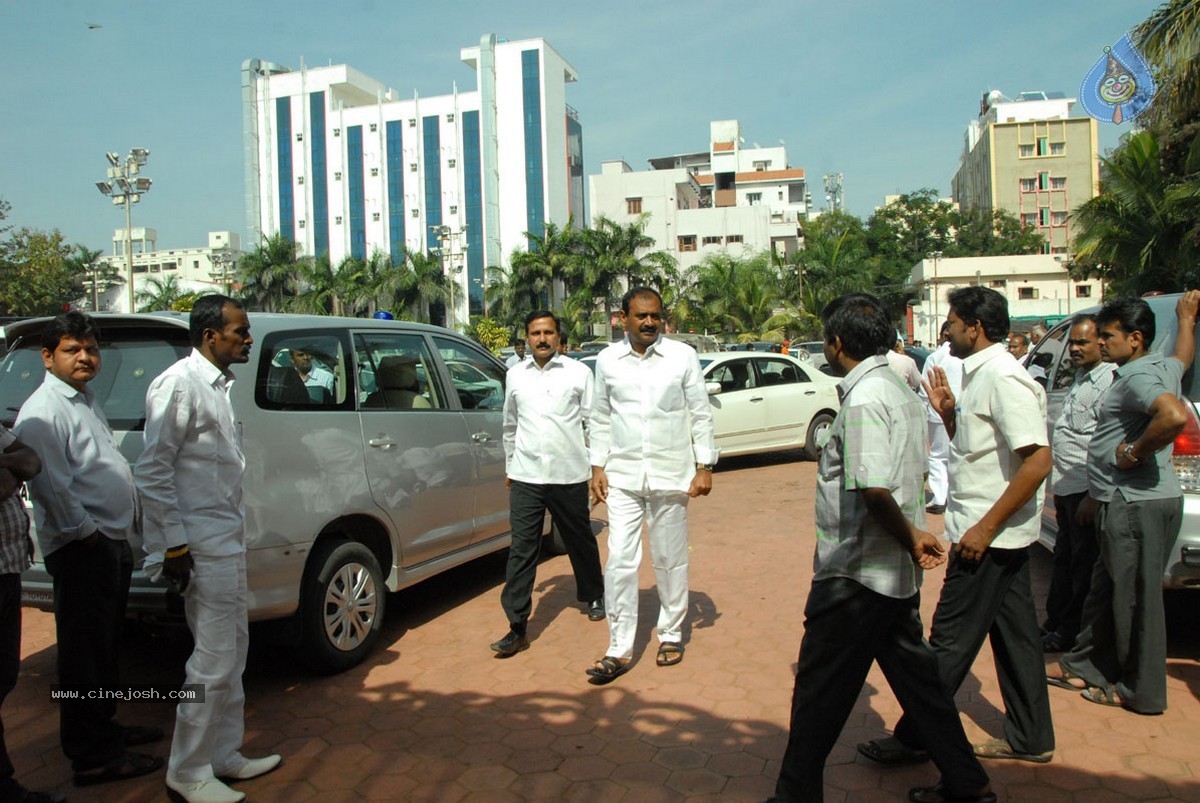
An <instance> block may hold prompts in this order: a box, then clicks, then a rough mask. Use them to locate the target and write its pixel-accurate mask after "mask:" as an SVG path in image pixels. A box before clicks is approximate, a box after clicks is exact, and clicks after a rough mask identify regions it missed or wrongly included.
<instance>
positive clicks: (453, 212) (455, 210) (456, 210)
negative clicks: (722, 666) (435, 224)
mask: <svg viewBox="0 0 1200 803" xmlns="http://www.w3.org/2000/svg"><path fill="white" fill-rule="evenodd" d="M450 214H452V215H457V214H458V207H457V206H452V207H450Z"/></svg>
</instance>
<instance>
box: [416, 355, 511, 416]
mask: <svg viewBox="0 0 1200 803" xmlns="http://www.w3.org/2000/svg"><path fill="white" fill-rule="evenodd" d="M433 342H434V344H435V345H436V346H437V350H438V353H440V354H441V355H442V361H443V362H445V363H446V370H447V371H448V372H449V374H450V383H451V384H452V385H453V386H454V392H455V393H457V394H458V398H459V401H460V402H461V403H462V407H463V409H464V410H499V409H501V408H503V407H504V367H503V366H501V365H500V364H498V363H497V362H496V360H495V359H494V358H493V357H490V356H489V355H486V354H484V352H483V351H481V350H478V349H475V348H472V347H471V346H469V345H467V344H465V343H459V342H457V341H454V340H449V339H447V338H443V337H435V338H434V339H433Z"/></svg>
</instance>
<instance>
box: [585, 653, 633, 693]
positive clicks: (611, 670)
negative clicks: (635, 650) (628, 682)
mask: <svg viewBox="0 0 1200 803" xmlns="http://www.w3.org/2000/svg"><path fill="white" fill-rule="evenodd" d="M629 664H630V662H629V661H622V660H621V659H620V658H614V657H612V656H611V655H606V656H604V657H603V658H601V659H600V660H598V661H596V665H595V666H592V667H590V668H589V669H588V670H587V673H588V674H589V675H591V678H592V679H591V680H590V681H588V682H589V683H594V684H595V685H597V686H603V685H604V684H605V683H612V682H613V681H614V680H616V679H617V678H619V677H621V675H624V674H625V673H626V672H628V671H629Z"/></svg>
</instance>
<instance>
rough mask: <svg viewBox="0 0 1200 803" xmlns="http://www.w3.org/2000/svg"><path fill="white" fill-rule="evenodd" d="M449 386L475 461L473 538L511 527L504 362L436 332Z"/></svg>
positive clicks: (480, 538) (480, 537)
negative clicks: (505, 432) (505, 461)
mask: <svg viewBox="0 0 1200 803" xmlns="http://www.w3.org/2000/svg"><path fill="white" fill-rule="evenodd" d="M433 342H434V347H435V348H436V349H437V353H438V356H439V357H440V358H441V360H442V363H443V364H444V365H445V366H446V368H447V371H446V377H447V380H448V382H449V385H448V387H449V389H450V392H451V393H452V394H453V396H454V397H456V398H457V401H458V403H459V406H460V407H461V408H462V417H463V421H464V422H465V424H466V427H467V434H468V439H469V450H470V454H469V457H470V459H471V460H472V464H473V466H474V471H475V478H474V489H475V502H474V511H473V515H474V527H475V534H474V536H473V540H474V541H483V540H486V539H488V538H492V537H495V536H497V535H500V534H501V533H505V532H507V531H508V529H509V527H508V488H507V487H505V484H504V471H505V463H504V442H503V440H502V436H503V434H504V421H503V411H504V377H505V369H504V366H503V365H502V364H501V363H500V362H499V360H497V359H496V358H495V357H493V356H492V355H491V354H488V353H487V352H485V351H484V350H483V349H481V348H478V347H476V346H474V345H472V344H471V343H468V342H466V341H464V340H459V339H457V338H450V337H441V336H436V335H435V336H434V338H433Z"/></svg>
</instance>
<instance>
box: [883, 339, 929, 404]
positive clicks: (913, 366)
mask: <svg viewBox="0 0 1200 803" xmlns="http://www.w3.org/2000/svg"><path fill="white" fill-rule="evenodd" d="M885 356H886V357H887V364H888V368H891V369H892V370H893V371H895V372H896V376H898V377H900V378H901V379H903V380H904V384H906V385H908V389H909V390H911V391H912V392H913V393H916V392H917V391H919V390H920V389H921V372H920V371H919V370H917V361H916V360H914V359H913V358H912V357H910V356H908V355H907V354H905V353H904V341H903V340H901V339H900V338H896V342H894V343H893V344H892V347H891V348H890V349H888V350H887V352H886V355H885Z"/></svg>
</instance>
